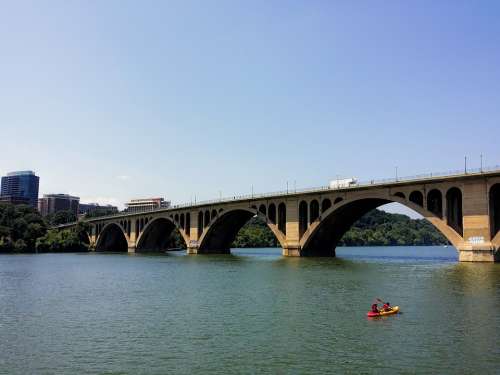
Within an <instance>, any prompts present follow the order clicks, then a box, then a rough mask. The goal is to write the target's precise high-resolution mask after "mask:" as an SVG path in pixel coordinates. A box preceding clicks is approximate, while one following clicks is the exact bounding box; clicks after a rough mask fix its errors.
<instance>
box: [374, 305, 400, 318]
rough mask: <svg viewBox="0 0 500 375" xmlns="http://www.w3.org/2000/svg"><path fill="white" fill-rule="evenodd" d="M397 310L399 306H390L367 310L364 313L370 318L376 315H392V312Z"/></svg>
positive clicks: (394, 312)
mask: <svg viewBox="0 0 500 375" xmlns="http://www.w3.org/2000/svg"><path fill="white" fill-rule="evenodd" d="M398 312H399V306H393V307H391V309H390V310H387V311H386V310H379V312H374V311H368V312H367V313H366V316H368V317H370V318H375V317H378V316H386V315H392V314H397V313H398Z"/></svg>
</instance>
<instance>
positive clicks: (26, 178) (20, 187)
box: [0, 171, 40, 208]
mask: <svg viewBox="0 0 500 375" xmlns="http://www.w3.org/2000/svg"><path fill="white" fill-rule="evenodd" d="M39 182H40V177H38V176H36V175H35V173H34V172H32V171H19V172H10V173H7V176H3V177H2V188H1V190H0V198H1V200H2V201H4V202H10V203H27V204H29V205H31V206H33V207H35V208H36V206H37V203H38V185H39Z"/></svg>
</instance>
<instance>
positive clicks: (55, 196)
mask: <svg viewBox="0 0 500 375" xmlns="http://www.w3.org/2000/svg"><path fill="white" fill-rule="evenodd" d="M43 197H44V198H64V199H78V200H80V197H75V196H72V195H69V194H44V195H43Z"/></svg>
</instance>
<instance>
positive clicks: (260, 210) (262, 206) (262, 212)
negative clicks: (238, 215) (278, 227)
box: [259, 204, 266, 216]
mask: <svg viewBox="0 0 500 375" xmlns="http://www.w3.org/2000/svg"><path fill="white" fill-rule="evenodd" d="M259 212H260V213H261V214H262V215H264V216H266V206H265V205H264V204H261V205H260V206H259Z"/></svg>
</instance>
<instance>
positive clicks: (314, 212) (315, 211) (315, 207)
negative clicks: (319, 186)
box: [309, 199, 319, 223]
mask: <svg viewBox="0 0 500 375" xmlns="http://www.w3.org/2000/svg"><path fill="white" fill-rule="evenodd" d="M309 210H310V215H309V223H314V222H315V221H316V220H317V219H318V217H319V203H318V201H317V200H316V199H313V200H312V201H311V203H310V205H309Z"/></svg>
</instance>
